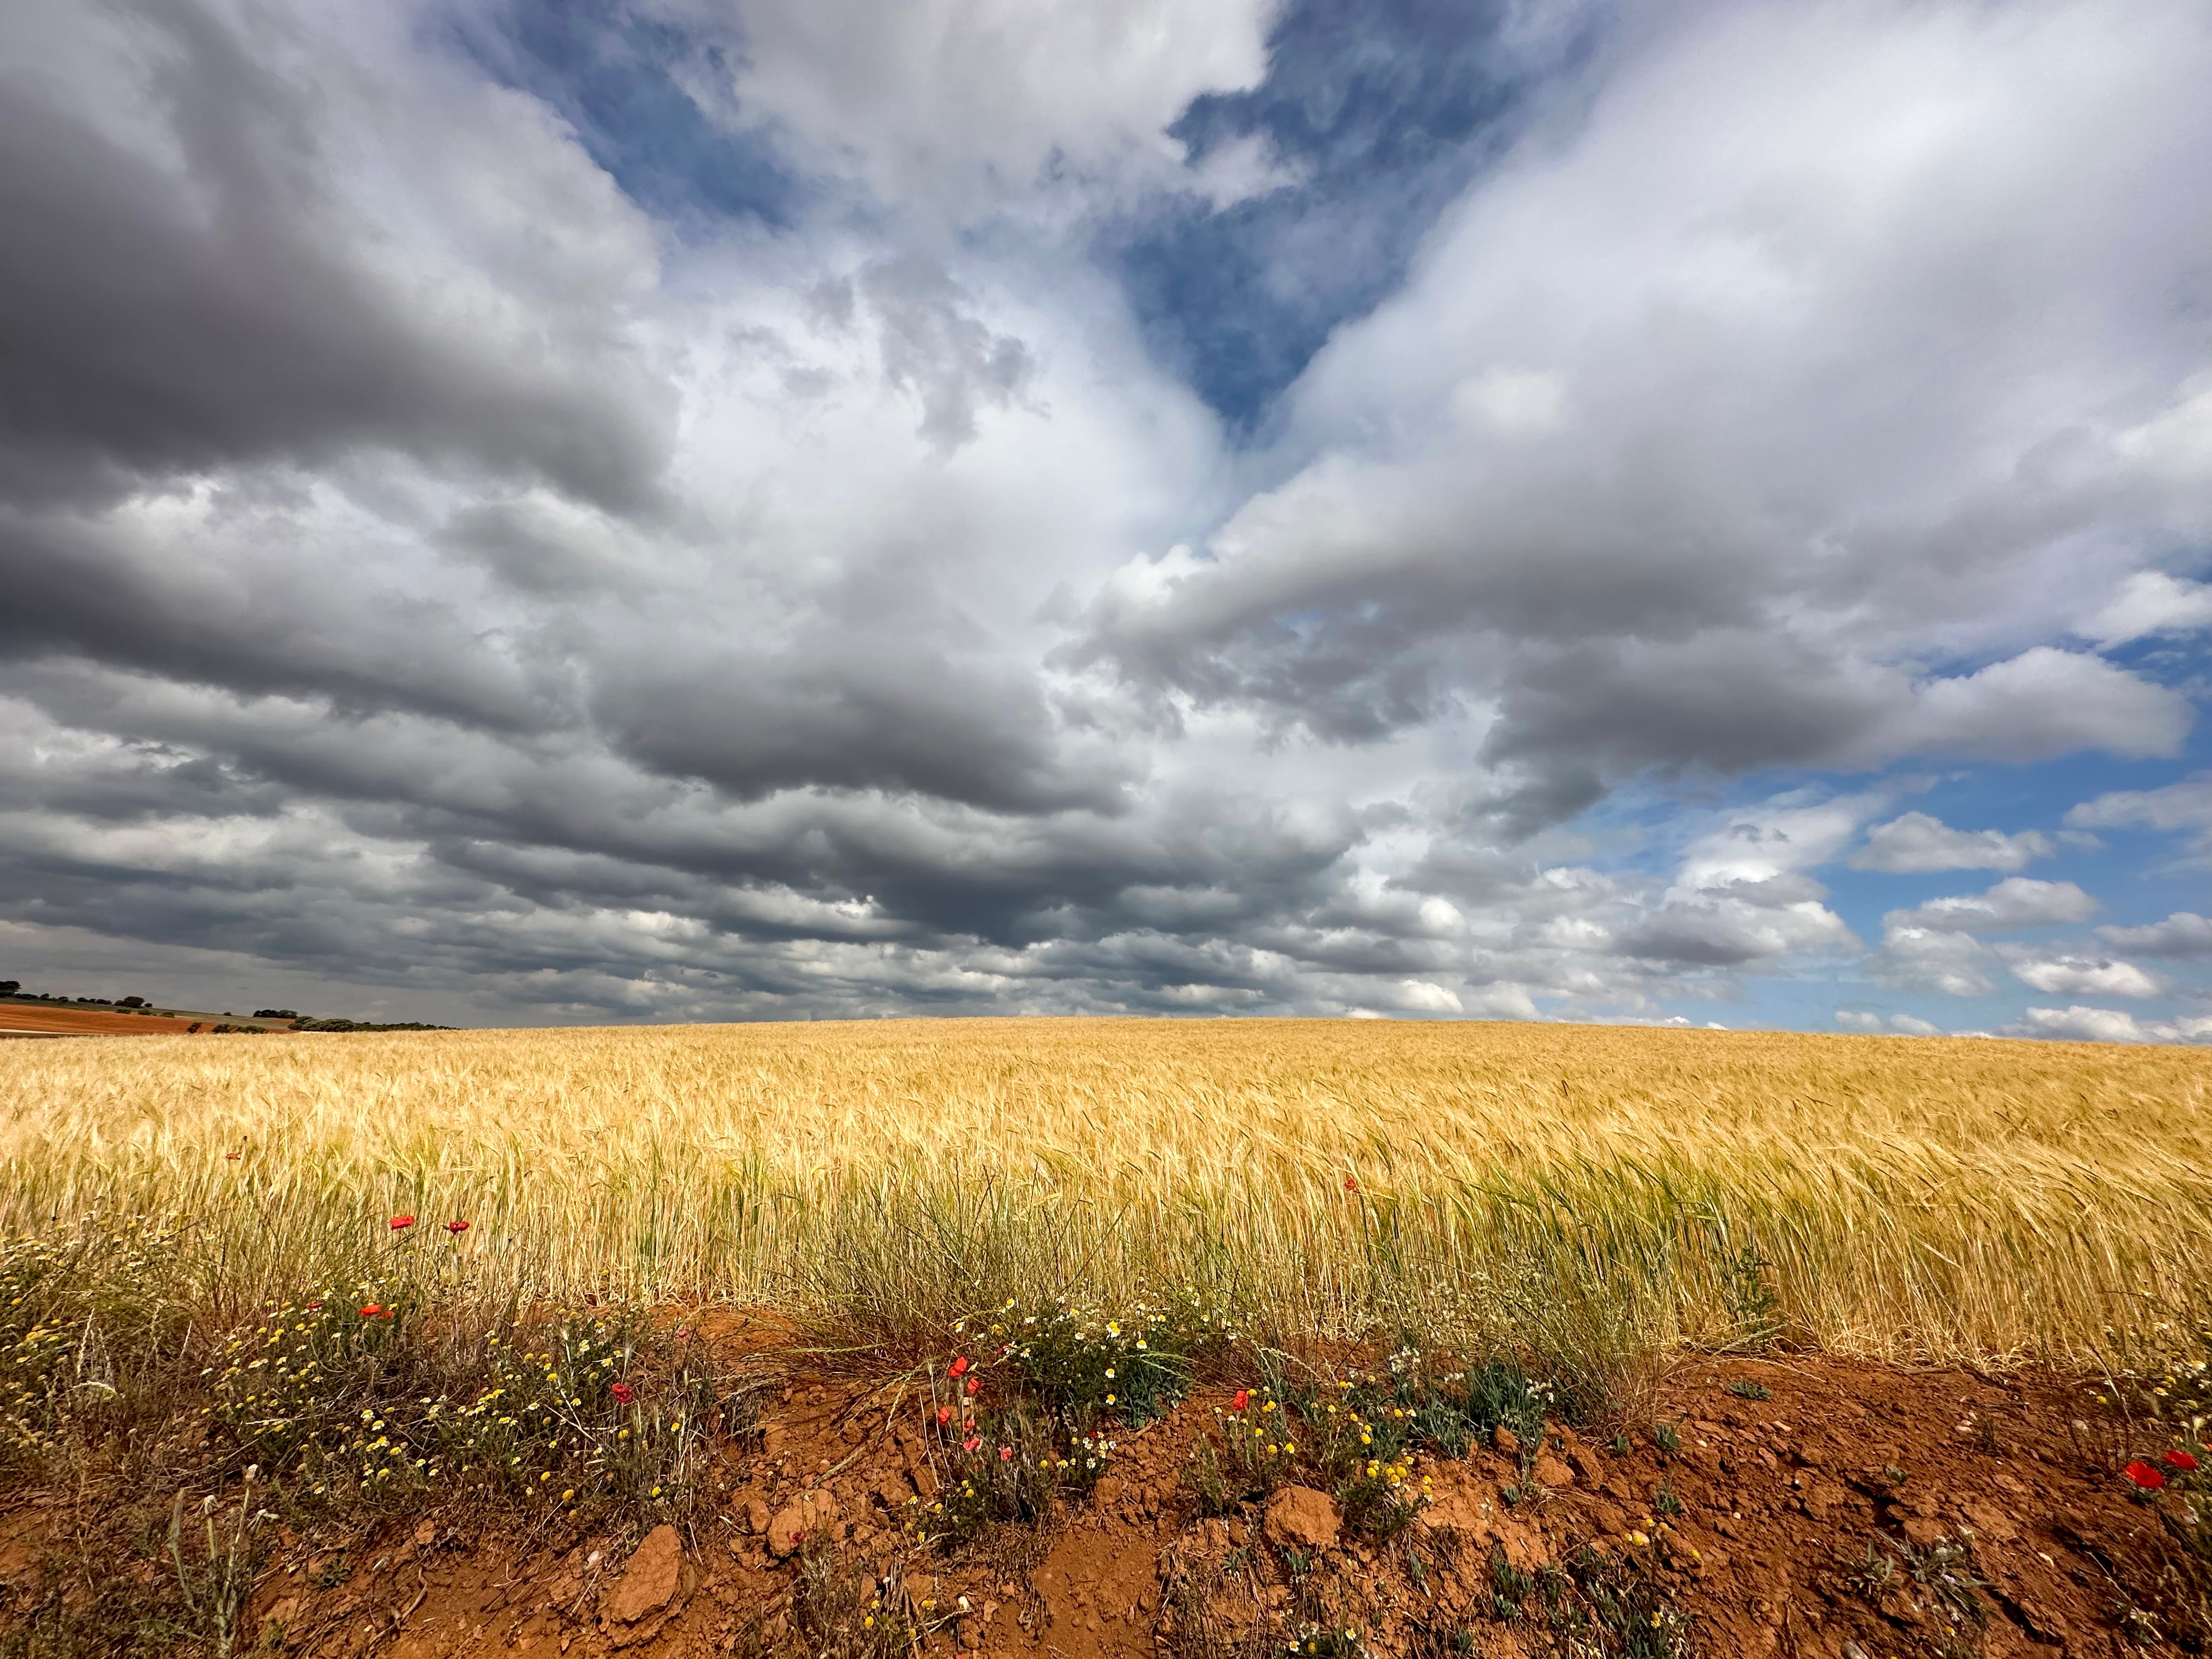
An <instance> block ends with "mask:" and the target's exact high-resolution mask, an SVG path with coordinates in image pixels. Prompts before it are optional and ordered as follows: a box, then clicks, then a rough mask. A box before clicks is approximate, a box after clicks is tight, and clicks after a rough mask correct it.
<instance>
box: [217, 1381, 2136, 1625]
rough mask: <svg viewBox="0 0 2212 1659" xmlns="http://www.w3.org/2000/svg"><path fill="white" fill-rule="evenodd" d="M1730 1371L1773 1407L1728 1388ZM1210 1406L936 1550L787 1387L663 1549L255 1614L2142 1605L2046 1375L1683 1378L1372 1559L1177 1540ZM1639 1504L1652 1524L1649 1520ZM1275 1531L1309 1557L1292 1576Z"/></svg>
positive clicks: (437, 1570)
mask: <svg viewBox="0 0 2212 1659" xmlns="http://www.w3.org/2000/svg"><path fill="white" fill-rule="evenodd" d="M1729 1380H1736V1383H1752V1380H1756V1383H1759V1385H1760V1387H1765V1389H1770V1398H1765V1401H1752V1398H1743V1395H1736V1394H1732V1391H1728V1387H1725V1385H1728V1383H1729ZM1214 1405H1218V1401H1214V1398H1212V1395H1201V1398H1199V1401H1192V1402H1188V1405H1186V1407H1182V1409H1179V1411H1176V1413H1175V1416H1170V1418H1168V1420H1164V1422H1157V1425H1152V1427H1148V1429H1141V1431H1137V1433H1126V1436H1121V1443H1119V1451H1117V1453H1115V1468H1113V1474H1110V1475H1109V1478H1106V1480H1102V1482H1099V1489H1097V1493H1095V1500H1093V1502H1088V1504H1084V1506H1078V1509H1073V1510H1068V1513H1064V1516H1060V1517H1057V1522H1055V1524H1053V1526H1051V1528H1046V1531H1042V1533H1040V1531H1024V1528H1005V1531H1002V1533H1000V1535H998V1537H994V1540H988V1541H987V1544H982V1547H973V1548H971V1551H969V1553H967V1555H960V1553H953V1555H947V1558H938V1555H933V1553H925V1551H915V1548H914V1544H911V1540H907V1537H905V1533H902V1520H905V1517H911V1513H914V1510H911V1506H909V1504H907V1500H909V1498H915V1495H918V1489H921V1493H927V1491H933V1474H931V1467H929V1458H927V1443H925V1437H922V1436H921V1433H915V1431H914V1429H911V1427H909V1425H907V1422H905V1418H907V1416H915V1407H914V1405H911V1398H909V1402H907V1405H905V1407H902V1409H894V1398H891V1395H890V1394H884V1391H878V1389H874V1387H869V1385H860V1383H849V1380H838V1378H814V1380H807V1378H803V1376H801V1378H794V1380H792V1385H790V1387H787V1389H785V1391H783V1394H781V1401H779V1402H776V1405H772V1407H769V1413H768V1427H765V1433H763V1437H761V1440H754V1443H750V1447H748V1449H745V1451H744V1453H741V1455H730V1458H728V1460H726V1462H723V1464H719V1467H717V1471H714V1475H712V1478H710V1491H712V1493H714V1502H710V1504H706V1506H703V1509H702V1513H699V1517H696V1522H695V1526H692V1528H690V1533H688V1535H677V1533H675V1531H668V1528H664V1531H659V1533H654V1535H648V1537H646V1540H644V1544H641V1547H633V1544H630V1541H623V1540H617V1537H586V1535H557V1533H556V1535H538V1537H487V1535H462V1533H453V1531H442V1528H441V1526H435V1524H429V1522H425V1524H420V1526H410V1528H398V1531H396V1533H394V1535H392V1537H383V1540H378V1541H376V1544H374V1547H369V1548H356V1551H349V1553H347V1564H349V1566H352V1571H349V1575H347V1577H345V1579H343V1582H341V1583H331V1586H330V1589H323V1590H319V1589H314V1583H316V1568H319V1566H323V1564H325V1562H327V1558H325V1562H319V1559H316V1553H314V1551H312V1547H310V1544H307V1541H303V1540H301V1541H296V1548H295V1551H292V1555H289V1559H283V1562H279V1564H274V1566H272V1568H270V1571H268V1573H265V1577H264V1586H261V1590H258V1595H257V1599H254V1614H257V1620H258V1621H264V1628H265V1631H268V1632H270V1635H272V1637H274V1639H276V1641H279V1644H281V1646H285V1648H288V1650H292V1652H307V1655H352V1652H369V1650H376V1652H389V1655H394V1659H429V1656H431V1655H493V1652H533V1655H553V1652H560V1655H573V1659H584V1656H586V1655H592V1656H595V1655H602V1652H613V1650H626V1652H630V1655H650V1656H653V1659H665V1656H672V1655H692V1652H702V1655H703V1652H726V1650H732V1648H741V1650H744V1648H754V1650H761V1648H765V1646H785V1648H787V1650H792V1652H799V1650H803V1652H807V1655H817V1652H845V1655H860V1652H865V1650H867V1644H865V1641H863V1637H860V1631H858V1628H854V1631H852V1632H848V1637H845V1639H836V1637H834V1635H832V1632H829V1631H827V1628H825V1620H829V1617H832V1614H829V1613H825V1604H823V1593H821V1586H823V1583H827V1582H836V1579H838V1577H854V1575H869V1577H872V1579H874V1582H876V1583H883V1582H890V1583H891V1599H894V1604H896V1601H898V1599H900V1597H905V1608H907V1610H909V1613H911V1614H914V1617H921V1620H925V1621H931V1624H936V1626H938V1628H936V1632H933V1635H931V1637H929V1641H927V1648H929V1650H931V1652H945V1655H951V1652H956V1650H957V1652H971V1655H991V1656H995V1655H1006V1659H1015V1656H1029V1655H1040V1656H1042V1655H1066V1656H1068V1659H1119V1656H1124V1655H1126V1656H1130V1659H1134V1656H1137V1655H1152V1652H1182V1655H1199V1652H1224V1650H1234V1648H1241V1650H1245V1652H1261V1650H1272V1652H1283V1650H1285V1648H1287V1639H1294V1637H1297V1632H1298V1628H1301V1626H1303V1621H1305V1620H1310V1617H1325V1621H1328V1626H1329V1628H1334V1631H1340V1628H1352V1631H1356V1632H1358V1641H1360V1648H1363V1650H1364V1652H1374V1655H1407V1652H1464V1655H1489V1656H1491V1659H1506V1656H1510V1655H1540V1652H1553V1646H1551V1644H1548V1637H1547V1635H1544V1624H1541V1599H1540V1595H1535V1593H1533V1590H1531V1593H1524V1608H1526V1613H1524V1614H1522V1617H1517V1620H1500V1617H1498V1604H1495V1589H1498V1577H1495V1568H1493V1559H1504V1562H1506V1564H1509V1566H1510V1568H1517V1571H1522V1573H1528V1575H1535V1573H1540V1568H1544V1566H1547V1564H1559V1562H1568V1559H1575V1558H1577V1553H1579V1551H1582V1548H1583V1547H1589V1548H1590V1551H1595V1558H1593V1555H1582V1558H1579V1559H1582V1564H1583V1571H1590V1564H1593V1562H1604V1564H1608V1566H1604V1568H1599V1571H1608V1573H1620V1575H1621V1582H1644V1583H1648V1586H1652V1589H1655V1590H1659V1593H1662V1595H1663V1599H1666V1601H1670V1604H1672V1606H1674V1608H1679V1613H1681V1614H1683V1617H1686V1621H1687V1632H1690V1644H1687V1650H1692V1652H1705V1655H1827V1656H1829V1659H1856V1655H1865V1659H1882V1656H1885V1655H1891V1656H1902V1655H1944V1652H1958V1655H1990V1656H1993V1659H2002V1656H2006V1655H2051V1656H2057V1655H2117V1652H2121V1650H2124V1646H2126V1644H2124V1641H2121V1620H2124V1617H2126V1614H2128V1610H2130V1608H2132V1606H2136V1604H2139V1599H2143V1597H2154V1590H2152V1589H2148V1586H2152V1583H2154V1577H2157V1573H2154V1562H2157V1555H2159V1528H2157V1517H2154V1516H2152V1510H2150V1509H2148V1506H2143V1504H2139V1502H2132V1500H2130V1491H2128V1486H2126V1482H2121V1480H2119V1478H2117V1474H2115V1471H2117V1468H2119V1464H2121V1462H2124V1460H2126V1458H2128V1455H2135V1453H2142V1451H2154V1447H2130V1444H2126V1443H2121V1440H2093V1436H2090V1433H2088V1431H2084V1427H2081V1425H2079V1422H2077V1418H2081V1416H2084V1405H2086V1402H2084V1398H2081V1394H2079V1389H2069V1387H2062V1385H2057V1383H2048V1380H2020V1378H2008V1380H1997V1378H1982V1376H1971V1374H1960V1371H1929V1374H1907V1371H1893V1370H1885V1367H1867V1364H1850V1363H1840V1360H1825V1358H1812V1360H1792V1363H1756V1360H1728V1363H1701V1364H1694V1367H1687V1370H1683V1371H1681V1374H1679V1376H1677V1378H1674V1380H1672V1383H1670V1385H1668V1387H1666V1389H1663V1391H1662V1398H1659V1418H1662V1420H1670V1422H1679V1425H1681V1429H1679V1433H1681V1444H1679V1451H1677V1453H1672V1455H1668V1453H1663V1451H1659V1447H1656V1444H1655V1440H1652V1433H1650V1431H1641V1429H1639V1431H1632V1433H1631V1437H1628V1451H1626V1453H1624V1455H1621V1453H1617V1451H1614V1443H1613V1440H1610V1437H1604V1440H1599V1437H1597V1436H1575V1433H1573V1431H1566V1429H1559V1431H1558V1433H1555V1440H1558V1444H1548V1447H1547V1451H1544V1455H1541V1458H1540V1460H1537V1464H1535V1475H1537V1480H1540V1484H1544V1489H1547V1495H1544V1498H1537V1500H1533V1502H1528V1500H1524V1502H1520V1504H1506V1500H1504V1489H1506V1486H1510V1484H1517V1480H1520V1474H1522V1471H1520V1467H1517V1462H1516V1460H1510V1458H1504V1455H1500V1453H1498V1451H1489V1449H1484V1451H1475V1453H1474V1455H1471V1458H1468V1460H1464V1462H1449V1460H1433V1458H1422V1460H1420V1474H1427V1475H1429V1478H1431V1480H1433V1489H1436V1498H1433V1502H1431V1504H1429V1506H1427V1509H1425V1510H1422V1516H1420V1520H1416V1522H1413V1526H1411V1528H1409V1531H1407V1533H1402V1535H1401V1540H1398V1541H1395V1544H1391V1547H1374V1544H1367V1541H1360V1540H1356V1537H1352V1535H1349V1533H1336V1526H1334V1517H1332V1509H1334V1504H1332V1502H1329V1500H1328V1498H1325V1495H1318V1493H1298V1491H1283V1493H1276V1498H1274V1500H1272V1502H1267V1504H1259V1502H1255V1504H1245V1506H1243V1509H1239V1510H1237V1513H1232V1516H1225V1517H1210V1520H1201V1517H1199V1516H1197V1500H1194V1495H1192V1491H1190V1484H1188V1478H1186V1475H1188V1468H1190V1455H1192V1447H1194V1440H1197V1436H1199V1433H1206V1431H1207V1425H1210V1422H1212V1407H1214ZM1898 1475H1902V1480H1898ZM1662 1491H1668V1493H1670V1495H1672V1500H1679V1513H1677V1516H1674V1517H1672V1520H1670V1517H1668V1516H1666V1513H1663V1502H1666V1500H1662ZM772 1526H775V1528H787V1531H801V1528H803V1531H807V1533H810V1535H811V1541H810V1544H803V1547H801V1553H799V1555H796V1558H792V1555H790V1553H787V1548H769V1544H772V1541H775V1544H785V1540H776V1537H772V1535H769V1537H763V1531H768V1528H772ZM1301 1537H1303V1541H1305V1544H1310V1547H1312V1548H1307V1551H1298V1553H1291V1548H1297V1544H1298V1540H1301ZM1878 1540H1881V1541H1878ZM1869 1544H1874V1547H1875V1553H1878V1555H1887V1558H1889V1559H1891V1571H1889V1575H1887V1579H1885V1582H1874V1575H1869V1573H1867V1571H1865V1566H1867V1559H1869ZM1948 1548H1964V1551H1966V1553H1964V1555H1960V1558H1958V1562H1955V1566H1954V1573H1962V1575H1964V1577H1969V1579H1975V1582H1978V1583H1973V1586H1971V1589H1966V1590H1964V1593H1962V1595H1958V1597H1955V1601H1958V1604H1960V1606H1964V1608H1969V1610H1971V1613H1969V1614H1964V1617H1951V1614H1947V1610H1944V1599H1942V1597H1940V1595H1936V1593H1931V1589H1929V1586H1923V1583H1920V1582H1916V1577H1913V1571H1911V1568H1913V1564H1920V1566H1923V1571H1931V1566H1929V1564H1931V1562H1936V1559H1940V1558H1942V1555H1944V1553H1947V1551H1948ZM1416 1558H1418V1559H1420V1573H1416V1571H1413V1566H1411V1562H1413V1559H1416ZM1305 1559H1310V1571H1307V1573H1303V1575H1301V1577H1291V1573H1290V1568H1291V1566H1303V1562H1305ZM810 1575H811V1577H814V1582H817V1590H814V1595H811V1599H810V1597H807V1590H803V1589H801V1586H803V1583H805V1582H807V1577H810ZM321 1577H325V1579H330V1577H337V1575H334V1573H330V1571H325V1573H321ZM856 1606H858V1604H854V1608H856ZM1662 1606H1663V1604H1662ZM1975 1620H1980V1624H1978V1621H1975ZM810 1621H811V1624H810ZM1462 1631H1464V1632H1467V1635H1464V1637H1460V1635H1458V1632H1462ZM1947 1644H1948V1646H1947Z"/></svg>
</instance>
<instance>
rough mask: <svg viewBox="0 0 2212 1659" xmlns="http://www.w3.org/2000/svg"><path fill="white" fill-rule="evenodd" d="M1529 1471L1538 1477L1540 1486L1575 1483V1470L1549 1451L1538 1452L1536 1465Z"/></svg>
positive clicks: (1570, 1484)
mask: <svg viewBox="0 0 2212 1659" xmlns="http://www.w3.org/2000/svg"><path fill="white" fill-rule="evenodd" d="M1528 1473H1529V1474H1533V1475H1534V1476H1535V1477H1536V1484H1537V1485H1538V1486H1573V1485H1574V1484H1575V1472H1574V1471H1573V1470H1572V1469H1571V1468H1568V1467H1567V1466H1566V1465H1565V1463H1563V1462H1560V1461H1559V1459H1558V1458H1556V1457H1554V1456H1553V1455H1552V1454H1551V1453H1549V1452H1547V1451H1543V1452H1538V1453H1537V1454H1536V1462H1535V1465H1534V1468H1531V1469H1530V1470H1529V1471H1528Z"/></svg>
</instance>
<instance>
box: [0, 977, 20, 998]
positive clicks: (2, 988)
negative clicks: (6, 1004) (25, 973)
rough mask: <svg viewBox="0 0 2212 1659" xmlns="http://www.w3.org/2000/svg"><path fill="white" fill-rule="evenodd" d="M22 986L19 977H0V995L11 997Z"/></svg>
mask: <svg viewBox="0 0 2212 1659" xmlns="http://www.w3.org/2000/svg"><path fill="white" fill-rule="evenodd" d="M22 988H23V981H21V980H20V979H0V997H12V996H14V995H15V993H16V992H18V991H20V990H21V989H22Z"/></svg>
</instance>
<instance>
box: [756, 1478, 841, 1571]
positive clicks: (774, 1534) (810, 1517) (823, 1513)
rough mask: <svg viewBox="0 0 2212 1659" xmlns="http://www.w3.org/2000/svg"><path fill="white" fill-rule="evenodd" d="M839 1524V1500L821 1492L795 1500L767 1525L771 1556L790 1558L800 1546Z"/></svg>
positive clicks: (779, 1511) (808, 1494)
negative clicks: (813, 1536)
mask: <svg viewBox="0 0 2212 1659" xmlns="http://www.w3.org/2000/svg"><path fill="white" fill-rule="evenodd" d="M836 1524H837V1500H836V1498H832V1497H831V1496H830V1495H829V1493H828V1492H823V1491H821V1490H819V1489H818V1488H817V1490H815V1491H813V1492H806V1493H805V1494H803V1495H802V1496H800V1497H799V1498H793V1500H792V1501H791V1502H790V1503H788V1504H785V1505H784V1506H783V1507H782V1508H781V1509H780V1510H777V1511H776V1512H775V1515H773V1516H770V1517H769V1523H768V1548H769V1554H771V1555H775V1556H785V1555H789V1554H790V1553H792V1552H793V1551H794V1550H796V1549H797V1548H798V1547H799V1545H800V1544H802V1543H803V1542H805V1541H806V1539H807V1538H808V1537H810V1536H811V1535H812V1534H815V1533H817V1532H823V1531H826V1530H829V1529H830V1528H834V1527H835V1526H836Z"/></svg>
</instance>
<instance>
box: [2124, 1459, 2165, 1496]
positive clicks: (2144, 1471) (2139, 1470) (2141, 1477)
mask: <svg viewBox="0 0 2212 1659" xmlns="http://www.w3.org/2000/svg"><path fill="white" fill-rule="evenodd" d="M2120 1473H2121V1474H2124V1475H2125V1476H2127V1478H2128V1479H2129V1480H2132V1481H2134V1482H2135V1483H2136V1485H2137V1486H2141V1487H2142V1489H2143V1490H2144V1491H2145V1492H2156V1491H2157V1490H2158V1489H2159V1488H2160V1486H2164V1485H2165V1484H2166V1476H2165V1475H2164V1474H2160V1472H2159V1471H2158V1470H2157V1469H2154V1468H2152V1467H2151V1466H2150V1465H2149V1464H2148V1463H2146V1462H2143V1461H2142V1458H2140V1457H2138V1458H2137V1459H2136V1461H2135V1462H2132V1463H2130V1464H2129V1465H2128V1466H2127V1468H2124V1469H2122V1470H2121V1471H2120Z"/></svg>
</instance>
